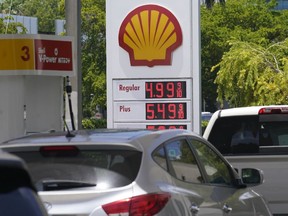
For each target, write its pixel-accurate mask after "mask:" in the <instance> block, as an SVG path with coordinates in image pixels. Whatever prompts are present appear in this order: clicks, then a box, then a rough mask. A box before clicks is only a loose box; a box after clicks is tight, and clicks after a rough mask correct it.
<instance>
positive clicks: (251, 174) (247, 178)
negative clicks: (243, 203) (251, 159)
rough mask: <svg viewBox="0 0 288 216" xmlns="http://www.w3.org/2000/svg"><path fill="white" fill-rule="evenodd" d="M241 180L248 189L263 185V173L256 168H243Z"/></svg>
mask: <svg viewBox="0 0 288 216" xmlns="http://www.w3.org/2000/svg"><path fill="white" fill-rule="evenodd" d="M241 179H242V182H243V183H244V184H246V185H247V186H248V187H252V186H256V185H260V184H263V182H264V175H263V171H262V170H259V169H255V168H243V169H241Z"/></svg>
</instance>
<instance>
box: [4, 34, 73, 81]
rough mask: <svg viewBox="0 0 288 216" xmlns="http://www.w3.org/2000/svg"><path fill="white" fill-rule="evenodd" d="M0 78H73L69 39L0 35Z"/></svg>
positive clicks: (71, 51) (70, 40)
mask: <svg viewBox="0 0 288 216" xmlns="http://www.w3.org/2000/svg"><path fill="white" fill-rule="evenodd" d="M0 47H1V49H0V75H53V76H73V75H75V71H74V68H75V65H74V64H75V60H74V59H75V58H74V54H73V53H74V52H73V42H72V38H70V37H60V36H45V35H41V36H40V35H1V36H0Z"/></svg>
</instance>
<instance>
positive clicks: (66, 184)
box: [41, 180, 96, 191]
mask: <svg viewBox="0 0 288 216" xmlns="http://www.w3.org/2000/svg"><path fill="white" fill-rule="evenodd" d="M41 183H42V186H43V191H53V190H65V189H71V188H82V187H94V186H96V184H94V183H89V182H83V181H74V180H43V181H42V182H41Z"/></svg>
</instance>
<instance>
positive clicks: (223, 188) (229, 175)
mask: <svg viewBox="0 0 288 216" xmlns="http://www.w3.org/2000/svg"><path fill="white" fill-rule="evenodd" d="M189 141H190V143H191V144H192V148H193V149H195V151H194V152H195V154H196V155H197V156H196V157H197V159H198V162H199V166H200V167H201V170H202V174H203V176H204V179H205V181H204V182H203V184H204V185H206V186H207V187H209V188H210V190H212V191H213V193H211V194H213V197H215V202H216V201H217V202H218V203H219V206H220V208H221V209H222V211H223V212H222V214H223V215H228V214H229V216H236V215H245V216H249V215H255V208H254V205H253V201H254V198H255V197H256V196H257V195H256V194H254V193H253V192H252V191H250V190H249V189H246V188H242V189H241V188H238V187H236V186H235V183H233V182H235V174H233V172H234V171H233V170H232V167H231V166H230V165H229V164H228V163H227V162H226V160H225V159H224V158H223V157H222V156H221V155H220V154H219V153H218V152H216V150H215V148H214V147H212V146H211V145H209V144H208V143H206V142H204V141H202V140H200V139H195V138H189ZM255 200H256V199H255Z"/></svg>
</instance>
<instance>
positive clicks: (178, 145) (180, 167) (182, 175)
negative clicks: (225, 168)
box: [165, 139, 203, 183]
mask: <svg viewBox="0 0 288 216" xmlns="http://www.w3.org/2000/svg"><path fill="white" fill-rule="evenodd" d="M165 148H166V152H167V159H168V161H169V163H170V164H171V168H172V169H173V170H172V171H171V173H172V175H175V177H176V178H178V179H180V180H182V181H187V182H192V183H201V182H202V179H203V178H202V175H201V173H200V170H199V168H198V165H197V162H196V160H195V157H194V155H193V153H192V151H191V148H190V147H189V144H188V143H187V141H186V140H184V139H183V140H175V141H172V142H169V143H167V144H166V145H165Z"/></svg>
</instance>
